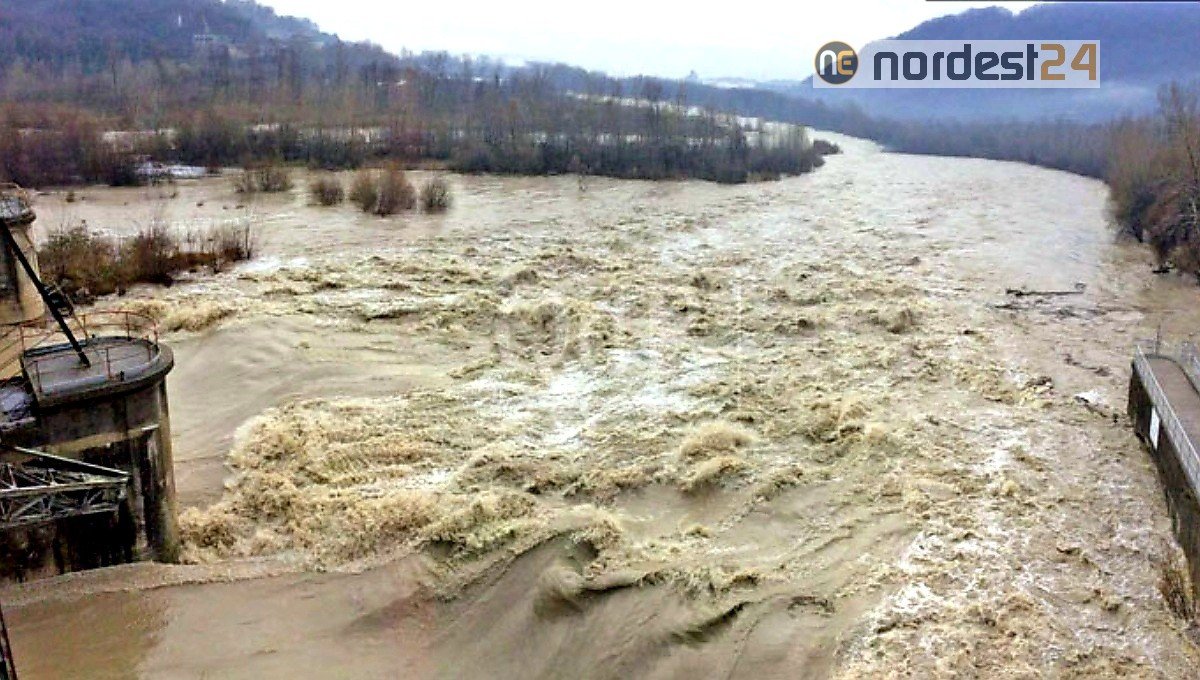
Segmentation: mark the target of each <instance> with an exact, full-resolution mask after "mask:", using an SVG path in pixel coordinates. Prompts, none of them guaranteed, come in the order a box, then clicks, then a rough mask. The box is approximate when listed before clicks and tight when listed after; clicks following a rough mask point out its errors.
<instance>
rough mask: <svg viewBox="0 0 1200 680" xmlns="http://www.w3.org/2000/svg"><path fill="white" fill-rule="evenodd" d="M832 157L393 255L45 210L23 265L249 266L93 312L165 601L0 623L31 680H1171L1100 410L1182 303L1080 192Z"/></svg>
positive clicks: (425, 234) (481, 191)
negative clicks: (114, 331)
mask: <svg viewBox="0 0 1200 680" xmlns="http://www.w3.org/2000/svg"><path fill="white" fill-rule="evenodd" d="M839 142H841V143H843V146H844V148H845V149H846V153H845V154H843V155H841V156H838V157H834V158H831V159H830V161H829V163H828V165H827V166H826V167H824V168H822V169H821V170H820V171H818V172H816V173H814V174H811V175H807V176H804V177H799V178H794V179H788V180H785V181H781V182H777V183H766V184H756V185H749V186H739V187H722V186H715V185H711V184H706V183H698V182H681V183H646V182H622V181H615V180H598V179H589V180H587V181H586V182H584V183H580V182H579V181H578V180H576V179H575V178H536V179H528V178H526V179H517V178H459V177H455V178H452V179H453V182H452V184H453V188H454V189H455V192H456V199H457V202H456V205H455V207H454V208H453V209H452V210H451V211H450V212H449V213H447V214H445V215H442V216H421V215H413V216H406V217H399V218H395V219H389V220H381V219H378V218H373V217H366V216H360V215H356V214H355V213H354V212H353V211H352V210H351V209H350V208H349V207H344V208H338V209H320V208H315V207H309V206H307V205H305V197H304V195H303V192H302V191H301V190H300V189H297V191H296V193H295V194H294V195H291V196H282V197H263V198H260V199H258V200H257V201H255V202H253V203H247V204H245V205H240V204H239V198H238V197H237V196H235V195H234V194H232V192H231V191H230V189H229V187H228V185H227V184H226V183H225V182H223V181H220V180H204V181H202V182H199V183H193V184H184V185H181V186H180V187H179V188H178V189H174V188H166V189H149V190H147V189H139V190H108V189H96V190H92V191H86V192H83V196H82V198H83V199H84V200H82V201H78V202H75V203H70V204H68V203H65V202H64V201H63V200H62V197H61V196H46V197H43V198H42V199H41V200H40V202H39V204H38V209H39V214H40V215H41V217H42V222H41V224H42V225H43V229H45V228H50V227H54V226H57V225H60V224H64V223H69V222H71V221H74V220H79V219H86V220H87V221H88V223H89V225H91V226H92V227H93V228H103V229H110V230H113V231H114V232H118V233H119V232H121V231H123V230H128V229H130V228H131V226H133V223H132V222H131V216H132V217H133V218H135V219H140V220H141V221H143V222H144V221H148V220H150V219H153V218H156V217H159V218H165V219H168V220H170V221H171V222H172V223H173V224H176V225H178V226H179V228H181V229H187V228H189V227H191V228H195V227H198V226H202V225H204V224H207V223H211V222H214V221H230V220H234V221H235V220H251V221H252V222H253V223H255V224H257V225H260V227H259V229H260V232H261V236H262V241H261V244H260V245H261V255H260V257H259V258H258V259H257V260H256V261H255V262H252V263H250V264H249V265H246V266H242V267H241V268H239V269H236V270H234V271H230V272H226V273H224V274H221V275H218V276H217V277H215V278H207V277H206V278H202V279H199V280H197V281H194V282H191V283H184V284H180V285H177V286H175V287H173V288H171V289H169V290H159V291H139V292H137V293H135V295H134V296H133V299H125V300H122V301H119V304H121V305H124V306H134V307H137V308H139V309H142V310H143V311H146V312H147V313H150V314H153V315H155V316H157V317H158V318H159V319H160V320H161V321H162V323H163V325H164V327H166V328H168V329H172V330H171V331H170V333H169V334H168V335H167V339H168V341H169V342H170V343H171V344H172V346H173V347H174V348H175V352H176V357H177V361H178V367H177V369H176V371H175V372H174V373H173V374H172V376H171V378H170V381H169V388H170V391H171V398H172V416H173V419H174V427H173V431H174V433H175V458H176V462H177V469H176V480H177V484H178V488H179V496H180V501H181V505H183V506H188V509H186V510H185V511H184V512H183V514H182V516H181V524H182V527H183V531H184V536H185V540H186V556H187V561H188V562H189V564H187V565H180V566H165V565H129V566H126V567H121V568H117V569H111V570H104V571H101V572H92V573H85V574H75V575H71V576H69V577H65V578H60V579H55V580H50V581H43V582H37V583H32V584H26V585H22V586H14V587H11V588H8V589H7V590H6V591H4V593H3V594H2V596H3V598H4V600H5V603H6V605H7V606H6V612H7V614H8V616H9V624H10V627H11V635H12V639H13V646H14V649H15V652H16V654H17V658H18V662H19V666H20V670H21V672H22V677H23V678H24V677H79V678H98V677H114V678H115V677H128V676H146V677H247V678H251V677H253V678H257V677H264V676H271V677H275V676H278V677H308V676H317V675H319V676H322V677H330V676H336V677H481V678H482V677H489V678H491V677H547V678H552V677H598V678H608V677H612V678H618V677H620V678H624V677H688V676H696V677H746V678H760V677H788V678H794V677H819V678H824V677H836V678H856V677H880V676H885V677H886V676H901V675H904V676H915V677H938V676H946V677H949V676H955V677H963V676H965V677H1029V676H1037V675H1050V676H1056V677H1074V676H1077V677H1098V676H1100V677H1103V676H1111V677H1117V676H1120V677H1126V676H1134V677H1137V676H1141V677H1183V676H1186V675H1188V674H1190V673H1191V672H1192V671H1191V669H1193V668H1195V665H1196V664H1197V663H1198V662H1200V655H1198V654H1197V651H1196V648H1195V647H1194V645H1193V642H1192V636H1191V633H1190V632H1189V629H1188V626H1187V625H1186V623H1185V622H1183V621H1181V620H1179V619H1178V618H1176V617H1175V616H1174V615H1173V614H1172V613H1171V611H1170V610H1169V609H1168V608H1167V606H1166V604H1165V603H1164V600H1163V597H1162V596H1161V594H1160V593H1159V589H1158V582H1159V578H1160V573H1161V565H1162V563H1163V562H1164V561H1165V560H1170V559H1172V558H1174V557H1175V556H1176V552H1177V549H1176V548H1175V547H1174V544H1173V542H1172V539H1171V534H1170V524H1169V519H1168V516H1167V512H1166V508H1165V504H1164V503H1163V501H1162V498H1161V495H1160V492H1159V490H1158V487H1157V482H1156V479H1155V474H1154V470H1153V467H1152V464H1151V462H1150V460H1149V458H1148V457H1147V456H1146V454H1145V453H1144V452H1143V451H1142V450H1141V449H1140V448H1139V445H1138V443H1137V441H1136V439H1135V438H1134V437H1133V435H1132V434H1131V432H1130V431H1129V427H1128V422H1127V420H1126V418H1125V416H1124V415H1123V404H1124V390H1125V386H1126V382H1127V380H1128V362H1129V351H1130V347H1131V343H1132V341H1133V340H1134V339H1135V338H1137V337H1139V336H1144V335H1153V333H1154V332H1155V330H1156V328H1157V327H1159V326H1162V327H1163V328H1164V332H1168V333H1186V332H1190V329H1193V328H1195V327H1196V322H1197V320H1198V317H1200V306H1198V305H1196V304H1195V303H1196V300H1197V295H1198V294H1200V292H1198V291H1197V290H1196V288H1195V287H1194V284H1191V283H1188V282H1185V281H1182V280H1179V279H1172V278H1155V277H1153V276H1152V275H1151V274H1150V273H1149V269H1150V263H1149V259H1148V256H1147V254H1146V253H1145V252H1144V251H1143V250H1141V249H1140V248H1139V247H1137V246H1135V245H1129V244H1121V243H1118V242H1117V241H1116V240H1115V239H1114V237H1113V236H1112V232H1111V229H1110V228H1109V226H1108V224H1107V222H1106V219H1105V216H1104V199H1105V190H1104V188H1103V186H1102V185H1101V184H1099V183H1097V182H1094V181H1090V180H1086V179H1082V178H1078V177H1074V176H1071V175H1067V174H1062V173H1057V172H1051V171H1045V170H1039V169H1035V168H1030V167H1025V166H1021V165H1016V164H1005V163H994V162H986V161H973V160H962V159H941V158H925V157H914V156H903V155H896V154H886V153H881V152H879V151H878V150H876V149H875V148H874V147H872V146H871V145H869V144H866V143H862V142H858V141H856V140H849V139H839ZM1008 288H1027V289H1036V290H1054V291H1064V292H1067V291H1069V292H1072V293H1076V292H1078V294H1070V295H1059V296H1025V297H1018V296H1011V295H1008V294H1006V292H1005V291H1006V289H1008ZM106 304H115V303H106ZM317 669H322V670H320V671H319V672H318V670H317Z"/></svg>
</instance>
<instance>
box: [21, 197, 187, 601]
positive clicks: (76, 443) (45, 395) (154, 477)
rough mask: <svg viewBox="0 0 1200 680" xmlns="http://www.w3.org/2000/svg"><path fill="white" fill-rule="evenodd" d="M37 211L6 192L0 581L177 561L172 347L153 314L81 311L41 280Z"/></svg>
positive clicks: (26, 202)
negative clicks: (161, 337)
mask: <svg viewBox="0 0 1200 680" xmlns="http://www.w3.org/2000/svg"><path fill="white" fill-rule="evenodd" d="M35 218H36V216H35V214H34V212H33V210H32V208H31V206H30V202H29V199H28V196H27V195H26V194H25V193H24V192H23V191H21V190H20V189H19V188H17V187H14V186H7V187H2V188H0V241H2V242H3V248H2V249H0V324H3V326H0V578H7V579H15V580H26V579H31V578H38V577H42V576H48V575H54V574H59V573H64V572H69V571H77V570H81V569H89V568H94V567H101V566H107V565H112V564H118V563H122V562H129V561H135V560H159V561H173V560H175V559H176V558H177V557H178V552H179V538H178V529H177V526H176V520H175V503H174V497H175V490H174V477H173V472H172V459H171V426H170V415H169V408H168V404H167V391H166V376H167V374H168V373H169V372H170V370H171V368H172V367H173V365H174V359H173V356H172V354H171V350H170V348H168V347H166V346H164V345H162V344H160V343H159V342H158V337H157V330H156V327H155V325H154V323H153V321H152V320H150V319H148V318H145V317H142V316H139V315H136V314H130V313H125V312H106V313H98V314H89V315H77V314H75V312H74V309H73V307H72V305H71V304H70V302H69V300H67V299H66V297H65V296H64V295H62V294H61V293H60V292H58V291H57V290H54V289H51V288H48V287H47V286H46V285H45V284H43V283H42V281H41V280H40V278H39V274H38V269H37V254H36V249H35V248H34V246H33V240H32V238H31V233H30V232H31V227H32V225H33V222H34V220H35Z"/></svg>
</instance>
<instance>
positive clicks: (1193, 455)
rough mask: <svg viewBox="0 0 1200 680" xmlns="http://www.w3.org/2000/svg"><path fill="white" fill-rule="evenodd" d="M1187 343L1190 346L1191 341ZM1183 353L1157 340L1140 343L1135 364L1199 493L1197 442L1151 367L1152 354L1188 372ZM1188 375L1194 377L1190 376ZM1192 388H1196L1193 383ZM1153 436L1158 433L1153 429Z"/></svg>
mask: <svg viewBox="0 0 1200 680" xmlns="http://www.w3.org/2000/svg"><path fill="white" fill-rule="evenodd" d="M1185 344H1188V345H1190V344H1191V343H1185ZM1192 349H1193V350H1194V349H1195V347H1194V346H1193V348H1192ZM1184 352H1185V350H1184V348H1182V347H1181V348H1180V350H1178V351H1177V352H1171V351H1169V349H1168V348H1167V347H1165V346H1164V345H1163V343H1161V342H1160V341H1158V340H1150V341H1144V342H1139V343H1137V346H1136V348H1135V350H1134V358H1133V367H1134V370H1135V371H1137V374H1138V377H1140V378H1141V380H1142V385H1143V386H1144V387H1145V388H1146V394H1147V395H1149V397H1150V403H1151V404H1152V405H1153V406H1154V407H1155V408H1156V409H1157V410H1158V414H1159V416H1158V419H1159V422H1160V423H1161V427H1162V428H1163V429H1164V430H1165V431H1166V435H1167V436H1168V437H1169V438H1170V439H1171V442H1172V443H1173V444H1174V446H1175V450H1176V451H1177V452H1178V454H1179V464H1180V466H1181V467H1182V468H1183V472H1184V474H1185V475H1186V476H1187V479H1188V482H1189V483H1190V484H1191V487H1192V490H1193V492H1194V493H1200V453H1197V451H1196V445H1195V443H1193V442H1192V438H1191V437H1190V436H1188V434H1187V431H1186V430H1184V429H1183V422H1182V421H1181V420H1180V419H1179V415H1178V414H1176V413H1175V408H1174V407H1173V406H1171V402H1170V400H1168V399H1167V394H1166V392H1165V391H1164V390H1163V388H1162V385H1161V384H1159V382H1158V378H1156V377H1155V376H1154V369H1153V368H1151V367H1150V358H1151V357H1154V358H1162V359H1168V360H1170V361H1174V362H1176V363H1178V364H1179V366H1180V367H1181V368H1184V370H1185V373H1186V372H1187V368H1186V361H1188V359H1185V354H1184ZM1193 358H1194V355H1193ZM1188 378H1189V380H1191V379H1192V377H1191V375H1189V376H1188ZM1193 387H1195V383H1194V382H1193ZM1150 435H1151V437H1152V438H1155V437H1156V436H1157V435H1156V434H1155V433H1153V432H1151V433H1150ZM1156 448H1157V447H1156Z"/></svg>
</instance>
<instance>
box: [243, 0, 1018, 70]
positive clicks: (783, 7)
mask: <svg viewBox="0 0 1200 680" xmlns="http://www.w3.org/2000/svg"><path fill="white" fill-rule="evenodd" d="M260 2H263V3H264V4H267V5H270V6H272V7H274V8H275V10H276V11H277V12H278V13H280V14H291V15H293V16H300V17H305V18H308V19H312V20H313V21H315V22H317V24H318V25H320V26H321V28H322V29H323V30H325V31H328V32H331V33H337V34H338V35H340V36H341V37H342V38H343V39H344V40H371V41H373V42H375V43H378V44H380V45H382V46H383V47H385V48H387V49H388V50H391V51H397V52H398V51H399V50H401V49H402V48H408V49H410V50H412V51H414V52H421V51H424V50H446V51H448V52H451V53H454V54H472V55H478V54H487V55H492V56H498V57H503V58H504V59H505V60H506V61H516V60H522V59H523V60H532V61H561V62H565V63H568V64H572V65H575V66H582V67H585V68H589V69H597V70H603V71H608V72H610V73H612V74H614V75H635V74H639V73H645V74H650V75H659V76H673V77H683V76H686V75H687V74H688V72H689V71H691V70H693V69H694V70H695V71H696V72H697V73H698V74H699V75H700V76H701V77H703V78H715V77H741V78H755V79H767V78H783V79H800V78H804V77H806V76H808V75H809V74H810V73H811V72H812V60H813V55H814V54H815V53H816V50H817V48H818V47H820V46H821V45H823V44H825V43H826V42H829V41H830V40H841V41H844V42H847V43H849V44H851V45H853V46H854V47H861V46H862V45H863V44H864V43H866V42H867V41H870V40H874V39H878V38H886V37H888V36H892V35H895V34H897V33H900V32H902V31H904V30H906V29H908V28H911V27H913V26H915V25H917V24H919V23H920V22H922V21H924V20H926V19H930V18H933V17H936V16H941V15H944V14H955V13H958V12H962V11H965V10H966V9H968V8H971V7H986V6H988V5H991V4H994V3H988V2H926V1H925V0H825V1H824V2H814V1H813V0H793V1H792V2H786V3H784V2H763V1H761V0H760V1H758V2H745V1H735V2H716V1H714V0H692V1H691V2H655V1H654V0H605V1H602V2H595V1H587V0H585V1H583V2H578V1H576V2H572V1H571V0H504V1H500V2H497V1H495V0H440V1H439V0H432V1H428V0H427V1H424V2H423V1H421V0H415V1H414V0H408V1H407V2H386V0H384V1H381V0H337V1H335V2H331V1H330V0H260ZM1031 4H1033V3H1005V4H1004V6H1005V7H1008V8H1010V9H1012V10H1013V11H1018V10H1019V9H1021V8H1023V7H1025V6H1027V5H1031ZM709 8H711V9H709Z"/></svg>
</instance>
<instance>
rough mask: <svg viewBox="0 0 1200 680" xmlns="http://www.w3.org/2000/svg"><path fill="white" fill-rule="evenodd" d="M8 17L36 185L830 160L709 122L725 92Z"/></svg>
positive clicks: (441, 58) (168, 16)
mask: <svg viewBox="0 0 1200 680" xmlns="http://www.w3.org/2000/svg"><path fill="white" fill-rule="evenodd" d="M8 5H11V7H7V6H8ZM0 9H4V10H5V12H3V13H0V37H6V38H8V41H7V42H3V41H0V56H3V57H5V59H4V60H3V61H0V145H2V146H0V152H4V154H3V157H2V158H0V173H3V175H4V176H5V177H4V178H5V179H9V180H12V181H17V182H19V183H22V184H27V185H34V186H37V185H46V184H61V183H70V182H80V181H84V182H92V181H106V182H111V183H122V182H125V181H129V180H131V179H132V178H134V177H136V175H134V174H132V167H133V160H132V159H133V158H136V157H137V156H142V155H148V156H151V157H153V158H154V159H156V160H164V161H180V162H185V163H190V164H199V165H205V166H220V165H232V164H245V163H261V162H264V161H268V160H270V161H282V162H296V163H306V164H309V165H313V166H317V167H325V168H343V167H356V166H359V165H361V164H363V163H366V162H369V161H372V160H375V159H382V158H386V159H388V160H389V161H396V162H402V163H404V162H415V161H420V160H427V159H434V160H438V161H442V162H444V163H445V164H447V165H448V166H449V167H452V168H455V169H460V170H464V171H488V172H508V173H532V174H540V173H560V172H583V173H592V174H603V175H612V176H618V177H642V178H671V177H699V178H703V179H710V180H715V181H720V182H743V181H747V180H751V179H758V178H769V177H777V176H780V175H786V174H797V173H802V172H807V171H809V170H811V169H813V168H815V167H817V166H819V165H820V164H821V162H822V161H821V154H820V153H819V151H818V150H814V149H813V148H812V147H811V145H810V144H809V140H808V138H807V136H805V135H803V134H800V133H797V134H776V135H760V134H757V133H756V132H755V131H754V130H746V129H743V128H742V127H741V126H740V125H738V124H737V122H736V119H734V118H733V117H731V116H728V115H718V114H716V113H714V111H715V110H716V109H717V108H719V107H718V106H717V104H719V103H720V102H718V101H714V100H713V98H712V93H711V92H708V90H713V89H715V88H708V90H703V92H702V94H703V96H693V92H692V90H693V89H695V88H694V87H693V86H692V85H691V84H688V83H684V82H675V83H670V82H666V81H660V80H655V79H630V80H619V79H611V78H606V77H603V76H600V75H597V74H589V73H587V72H583V71H579V70H577V69H565V67H552V66H531V67H522V68H519V69H514V68H508V67H505V66H504V65H503V64H501V63H498V62H491V61H487V60H478V61H472V60H470V59H466V58H452V57H450V56H448V55H446V54H426V55H410V54H403V55H400V56H395V55H390V54H387V53H385V52H383V51H382V50H379V49H378V48H376V47H373V46H371V45H363V44H348V43H342V42H340V41H338V40H337V39H336V38H334V37H332V36H327V35H325V34H321V33H319V32H317V31H316V29H315V28H313V27H311V25H308V24H304V23H303V22H297V20H290V19H287V20H285V19H280V18H279V17H275V16H274V15H273V13H271V12H269V10H265V9H264V8H261V7H259V6H257V5H254V4H253V3H250V2H245V1H239V2H236V3H222V2H216V1H215V0H120V1H119V2H118V1H117V0H92V1H91V2H88V3H64V2H55V1H53V0H32V1H30V2H24V3H15V2H10V1H9V0H0ZM135 10H136V13H137V15H138V21H131V20H129V19H130V18H131V17H130V15H131V13H134V12H135ZM288 22H292V23H288ZM264 27H266V28H268V29H270V30H271V32H273V33H279V32H280V31H281V30H283V29H284V28H287V29H289V30H294V31H295V34H294V35H292V37H290V38H286V39H280V38H276V37H268V36H269V35H270V34H271V33H269V32H264ZM72 37H73V38H75V39H74V40H71V39H69V38H72ZM762 96H766V97H770V98H774V99H779V100H783V99H785V98H783V97H781V96H780V95H770V94H766V93H764V94H763V95H762ZM727 103H729V102H727ZM777 103H778V102H777ZM777 108H782V106H780V107H777ZM726 110H728V111H730V112H743V113H745V112H746V111H745V110H744V107H742V106H731V107H730V108H728V109H726ZM109 130H124V131H145V132H140V133H136V134H124V135H117V136H113V135H108V136H107V137H106V136H105V131H109Z"/></svg>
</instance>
